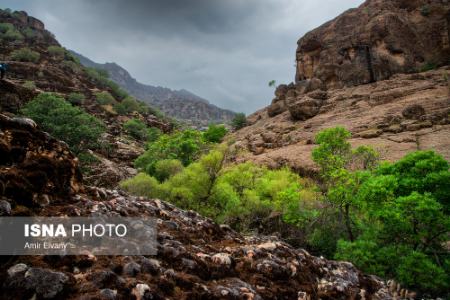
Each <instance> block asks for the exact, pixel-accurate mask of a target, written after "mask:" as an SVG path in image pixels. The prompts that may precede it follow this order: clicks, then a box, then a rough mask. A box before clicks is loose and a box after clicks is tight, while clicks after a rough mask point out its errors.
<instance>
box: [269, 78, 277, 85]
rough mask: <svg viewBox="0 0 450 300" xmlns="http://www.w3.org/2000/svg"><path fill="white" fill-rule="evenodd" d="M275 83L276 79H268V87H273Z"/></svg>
mask: <svg viewBox="0 0 450 300" xmlns="http://www.w3.org/2000/svg"><path fill="white" fill-rule="evenodd" d="M276 84H277V82H276V80H271V81H269V87H274V86H275V85H276Z"/></svg>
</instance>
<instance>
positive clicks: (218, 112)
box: [72, 51, 235, 127]
mask: <svg viewBox="0 0 450 300" xmlns="http://www.w3.org/2000/svg"><path fill="white" fill-rule="evenodd" d="M72 53H73V54H74V55H75V56H76V57H78V58H79V59H80V62H81V63H82V64H83V65H84V66H87V67H93V68H98V69H103V70H106V71H107V72H108V73H109V76H110V78H111V79H112V80H113V81H115V82H116V83H117V84H118V85H120V86H121V87H122V88H124V89H125V90H127V91H128V92H129V93H130V94H131V95H133V96H135V97H136V98H138V99H140V100H142V101H145V102H147V103H149V104H151V105H153V106H156V107H158V108H159V109H160V110H161V111H163V112H164V113H165V114H166V115H168V116H170V117H173V118H175V119H177V120H180V121H183V122H185V123H188V124H190V125H194V126H197V127H202V126H206V125H208V124H209V123H212V122H214V123H229V122H230V121H231V119H232V118H233V117H234V115H235V113H234V112H232V111H230V110H226V109H222V108H219V107H217V106H215V105H213V104H211V103H209V101H208V100H206V99H203V98H201V97H199V96H197V95H195V94H193V93H191V92H189V91H187V90H184V89H181V90H172V89H169V88H166V87H161V86H152V85H146V84H142V83H140V82H138V81H137V80H136V79H134V78H133V77H132V76H131V75H130V73H128V71H127V70H125V69H124V68H122V67H121V66H119V65H118V64H116V63H104V64H99V63H96V62H94V61H92V60H90V59H89V58H87V57H85V56H83V55H81V54H79V53H76V52H74V51H72Z"/></svg>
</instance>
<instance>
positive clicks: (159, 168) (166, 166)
mask: <svg viewBox="0 0 450 300" xmlns="http://www.w3.org/2000/svg"><path fill="white" fill-rule="evenodd" d="M182 170H183V164H182V163H181V161H179V160H178V159H163V160H160V161H158V162H157V163H156V164H155V178H156V179H158V180H159V181H160V182H163V181H165V180H167V179H169V178H170V177H172V176H174V175H176V174H178V173H180V172H181V171H182Z"/></svg>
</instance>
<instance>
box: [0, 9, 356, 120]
mask: <svg viewBox="0 0 450 300" xmlns="http://www.w3.org/2000/svg"><path fill="white" fill-rule="evenodd" d="M2 2H3V3H4V4H2V6H4V7H11V8H13V9H20V10H26V11H28V12H29V13H30V14H31V15H34V16H35V17H37V18H39V19H41V20H43V21H44V22H45V23H46V26H47V28H48V29H49V30H50V31H52V32H53V33H55V35H56V37H57V38H58V40H59V41H60V42H61V43H62V44H63V45H64V46H65V47H67V48H70V49H74V50H76V51H78V52H80V53H82V54H84V55H86V56H88V57H90V58H91V59H93V60H95V61H98V62H105V61H114V62H117V63H118V64H120V65H122V66H123V67H125V68H126V69H127V70H128V71H130V73H131V74H132V75H133V76H134V77H136V78H137V79H138V80H139V81H141V82H143V83H148V84H152V85H161V86H167V87H170V88H175V89H181V88H185V89H188V90H190V91H192V92H194V93H196V94H198V95H200V96H202V97H204V98H206V99H208V100H210V101H211V102H213V103H214V104H217V105H219V106H221V107H225V108H230V109H233V110H236V111H245V112H247V113H250V112H253V111H254V110H256V109H258V108H262V107H263V106H265V105H267V104H268V103H270V100H271V98H272V97H273V88H269V87H268V86H267V82H268V81H269V80H272V79H275V80H277V82H278V83H281V82H290V81H292V79H293V77H294V72H295V69H294V66H293V65H294V57H295V48H296V42H297V39H298V38H299V37H301V35H303V34H304V33H305V32H307V31H309V30H311V29H313V28H314V27H316V26H318V25H320V24H322V23H323V22H325V21H327V20H329V19H330V18H333V17H335V16H336V15H337V14H339V13H341V12H343V11H344V10H346V9H348V8H350V7H355V6H357V5H359V4H360V3H362V2H363V1H362V0H346V1H342V0H302V1H301V0H154V1H152V0H148V1H145V0H128V1H123V0H6V1H2Z"/></svg>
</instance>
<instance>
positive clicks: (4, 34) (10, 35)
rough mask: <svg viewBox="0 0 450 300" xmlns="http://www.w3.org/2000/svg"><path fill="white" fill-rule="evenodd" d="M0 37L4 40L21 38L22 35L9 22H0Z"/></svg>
mask: <svg viewBox="0 0 450 300" xmlns="http://www.w3.org/2000/svg"><path fill="white" fill-rule="evenodd" d="M0 39H2V40H6V41H17V40H23V39H24V37H23V35H22V34H21V33H20V31H19V30H17V29H16V28H15V27H14V25H13V24H11V23H0Z"/></svg>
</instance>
